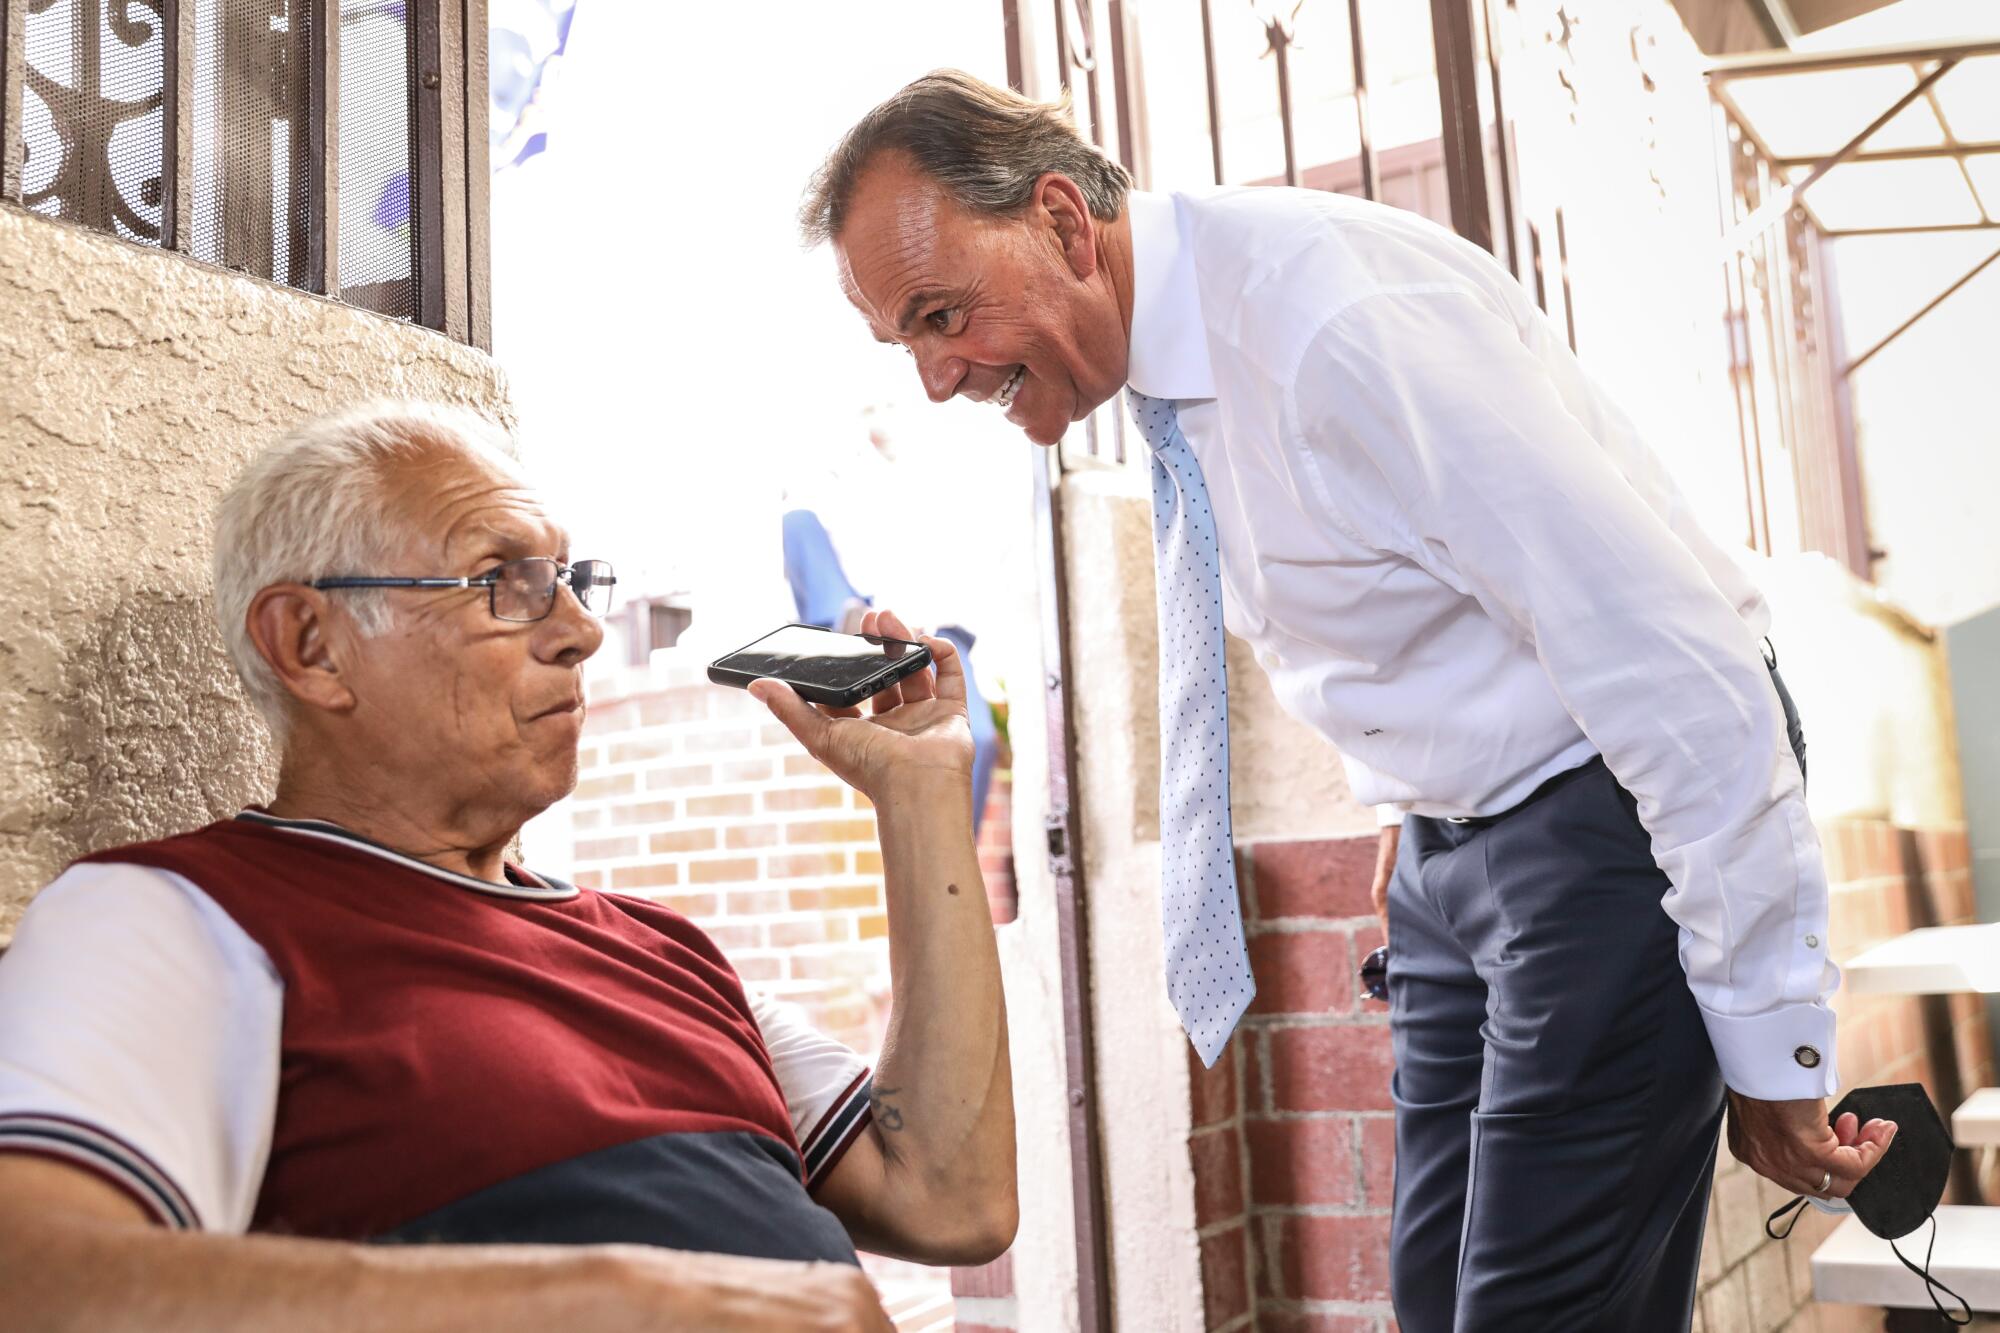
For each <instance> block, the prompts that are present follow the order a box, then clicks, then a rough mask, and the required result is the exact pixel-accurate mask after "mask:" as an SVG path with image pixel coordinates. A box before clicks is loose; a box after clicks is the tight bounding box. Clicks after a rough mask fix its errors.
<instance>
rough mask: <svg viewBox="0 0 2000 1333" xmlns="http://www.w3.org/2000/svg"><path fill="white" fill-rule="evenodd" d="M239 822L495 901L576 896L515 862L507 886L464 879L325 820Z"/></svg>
mask: <svg viewBox="0 0 2000 1333" xmlns="http://www.w3.org/2000/svg"><path fill="white" fill-rule="evenodd" d="M236 818H237V819H239V820H241V821H242V822H244V823H247V824H257V825H261V826H263V827H264V828H273V829H282V830H283V831H285V832H286V833H295V834H298V835H300V836H302V837H307V838H319V839H322V840H324V841H326V842H337V843H342V844H345V845H346V846H348V847H350V848H352V849H353V850H355V851H357V852H361V853H363V854H365V855H368V856H376V857H380V858H381V859H382V860H384V861H389V862H392V863H394V864H396V865H400V866H402V867H404V868H405V869H408V870H415V871H418V872H420V873H422V874H425V875H429V876H430V877H431V878H432V879H441V880H443V881H444V882H445V883H447V884H456V885H457V886H458V887H460V888H462V889H471V890H472V891H473V892H475V893H483V894H487V895H489V896H491V897H495V898H520V899H526V900H528V901H531V902H566V901H568V900H569V899H571V898H574V897H576V896H577V888H576V886H575V885H573V884H568V883H565V882H564V881H562V880H559V879H556V878H555V877H554V876H552V875H538V874H536V873H535V872H533V871H531V870H526V869H523V868H522V867H520V866H517V865H515V864H513V863H512V862H508V863H507V864H506V874H507V883H505V884H495V883H493V882H491V881H490V880H484V879H478V878H476V877H474V876H472V875H461V874H459V873H458V872H457V871H456V870H446V869H444V868H443V867H441V866H434V865H431V864H430V863H429V862H427V861H419V860H418V859H417V858H416V857H414V856H405V855H404V854H403V853H401V852H399V851H396V850H394V849H393V848H389V847H384V846H383V845H382V844H381V843H379V842H375V841H373V840H372V839H369V838H364V837H362V836H361V835H360V834H359V833H356V832H354V831H353V830H351V829H344V828H342V827H341V826H340V825H338V824H334V823H330V822H328V821H327V820H324V819H280V818H278V817H277V816H276V815H273V814H267V813H266V812H264V811H262V810H257V809H248V810H243V811H240V812H239V813H238V814H237V816H236Z"/></svg>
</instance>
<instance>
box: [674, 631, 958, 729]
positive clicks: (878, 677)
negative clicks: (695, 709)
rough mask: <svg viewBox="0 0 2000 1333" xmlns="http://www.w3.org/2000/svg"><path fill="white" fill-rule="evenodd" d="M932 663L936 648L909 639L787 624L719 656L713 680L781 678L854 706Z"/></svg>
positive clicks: (813, 696)
mask: <svg viewBox="0 0 2000 1333" xmlns="http://www.w3.org/2000/svg"><path fill="white" fill-rule="evenodd" d="M930 664H931V650H930V649H928V648H926V647H924V645H922V644H921V643H911V642H909V641H908V640H907V639H884V638H881V637H879V636H877V635H873V634H838V633H835V632H834V631H833V630H830V629H821V628H820V627H819V626H817V625H787V626H785V627H784V628H783V629H779V630H773V631H772V632H771V633H769V634H766V635H765V636H764V637H763V638H761V639H759V640H757V641H756V642H755V643H750V644H745V645H744V646H743V647H741V648H738V649H737V650H736V651H735V652H733V653H729V654H726V655H725V656H722V657H718V658H716V659H715V660H714V661H713V662H711V663H709V665H708V678H709V679H710V680H712V681H714V682H715V683H716V684H718V685H734V686H736V687H737V688H738V689H744V688H747V687H748V686H749V684H750V682H751V681H753V680H765V679H770V680H782V681H783V682H785V684H787V685H789V686H791V687H792V688H793V689H794V690H797V691H798V692H799V695H800V697H802V698H804V699H808V700H810V701H811V702H813V703H816V704H825V705H827V706H828V707H830V708H852V707H853V706H854V705H856V704H858V703H860V702H861V701H862V700H863V699H868V698H873V697H874V696H875V695H878V694H880V693H881V692H882V691H884V690H886V689H888V688H889V687H890V686H891V685H894V684H895V683H896V682H897V681H899V680H901V679H903V677H905V676H908V675H911V674H913V673H915V672H918V671H922V670H923V669H924V668H925V667H927V666H929V665H930Z"/></svg>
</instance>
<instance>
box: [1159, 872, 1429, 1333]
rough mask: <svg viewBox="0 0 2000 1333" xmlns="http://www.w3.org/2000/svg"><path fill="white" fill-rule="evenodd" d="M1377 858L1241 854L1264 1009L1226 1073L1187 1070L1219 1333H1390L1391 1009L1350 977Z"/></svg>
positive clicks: (1210, 1291) (1372, 930)
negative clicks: (1244, 1332) (1367, 996)
mask: <svg viewBox="0 0 2000 1333" xmlns="http://www.w3.org/2000/svg"><path fill="white" fill-rule="evenodd" d="M1375 847H1376V839H1375V836H1374V835H1372V834H1369V835H1364V836H1361V837H1347V838H1332V839H1309V840H1297V841H1272V842H1258V843H1253V844H1250V845H1247V846H1244V847H1242V848H1239V850H1238V857H1237V860H1238V873H1239V878H1240V881H1241V884H1242V892H1243V904H1244V921H1245V925H1246V928H1247V931H1248V939H1249V948H1250V959H1251V963H1252V966H1253V967H1254V968H1255V970H1256V973H1257V1000H1256V1002H1255V1003H1254V1004H1253V1005H1252V1006H1251V1009H1250V1012H1249V1013H1248V1014H1247V1015H1246V1016H1245V1019H1244V1024H1243V1028H1242V1030H1241V1031H1240V1033H1239V1034H1238V1036H1237V1037H1236V1039H1235V1040H1234V1041H1232V1042H1231V1043H1230V1046H1229V1049H1228V1050H1227V1051H1226V1052H1225V1053H1224V1056H1223V1058H1222V1059H1221V1060H1220V1061H1218V1062H1217V1065H1216V1068H1215V1069H1213V1070H1206V1071H1204V1070H1202V1069H1201V1068H1200V1065H1199V1062H1198V1061H1196V1062H1194V1063H1193V1066H1192V1068H1193V1075H1192V1077H1193V1090H1194V1110H1195V1115H1194V1125H1195V1130H1194V1133H1193V1134H1192V1136H1191V1138H1190V1141H1189V1151H1190V1153H1191V1154H1192V1156H1193V1164H1194V1175H1195V1208H1196V1220H1197V1223H1198V1225H1199V1226H1200V1237H1201V1257H1202V1280H1203V1287H1204V1291H1203V1294H1204V1298H1205V1303H1206V1309H1207V1322H1208V1328H1209V1329H1210V1330H1211V1333H1224V1331H1225V1330H1228V1331H1232V1333H1233V1330H1236V1329H1246V1328H1255V1329H1259V1330H1267V1329H1268V1330H1281V1329H1282V1330H1305V1329H1313V1330H1327V1331H1330V1333H1382V1331H1383V1330H1386V1329H1388V1328H1390V1327H1392V1326H1393V1318H1392V1316H1391V1313H1390V1309H1389V1187H1390V1180H1391V1173H1392V1170H1393V1159H1394V1152H1395V1141H1394V1128H1393V1122H1392V1120H1391V1117H1390V1101H1389V1071H1390V1053H1389V1028H1388V1011H1387V1008H1386V1006H1383V1005H1379V1004H1375V1003H1373V1002H1363V1001H1361V1000H1360V999H1359V996H1358V988H1357V985H1356V981H1355V973H1356V970H1357V969H1358V967H1359V965H1360V960H1361V959H1362V958H1363V957H1365V956H1367V954H1368V952H1369V950H1371V949H1373V948H1375V947H1376V945H1378V944H1380V943H1381V930H1380V928H1379V927H1378V926H1377V924H1376V921H1375V915H1374V909H1373V907H1372V905H1371V904H1370V902H1369V898H1368V888H1369V884H1370V882H1371V880H1372V878H1373V874H1374V866H1375Z"/></svg>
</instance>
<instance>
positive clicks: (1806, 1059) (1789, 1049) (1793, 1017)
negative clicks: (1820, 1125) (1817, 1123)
mask: <svg viewBox="0 0 2000 1333" xmlns="http://www.w3.org/2000/svg"><path fill="white" fill-rule="evenodd" d="M1701 1018H1702V1022H1703V1023H1704V1024H1706V1025H1707V1027H1708V1040H1709V1043H1710V1044H1711V1045H1713V1046H1714V1047H1715V1059H1716V1063H1718V1064H1720V1065H1721V1066H1722V1080H1723V1082H1725V1083H1727V1084H1728V1085H1729V1087H1730V1090H1731V1091H1733V1092H1736V1093H1739V1094H1740V1095H1742V1096H1745V1097H1752V1098H1755V1099H1756V1100H1758V1101H1761V1102H1787V1101H1801V1100H1804V1099H1807V1098H1812V1097H1831V1096H1832V1095H1833V1094H1834V1092H1835V1090H1836V1089H1838V1088H1839V1087H1840V1077H1839V1074H1838V1071H1836V1070H1835V1068H1834V1040H1833V1036H1834V1019H1833V1010H1831V1009H1829V1008H1827V1007H1826V1006H1825V1005H1823V1004H1792V1005H1786V1006H1785V1007H1784V1008H1782V1009H1773V1010H1771V1011H1769V1012H1768V1013H1762V1014H1751V1015H1748V1016H1746V1017H1736V1016H1733V1015H1729V1014H1718V1013H1716V1012H1715V1011H1714V1010H1712V1009H1707V1008H1704V1009H1703V1010H1702V1011H1701Z"/></svg>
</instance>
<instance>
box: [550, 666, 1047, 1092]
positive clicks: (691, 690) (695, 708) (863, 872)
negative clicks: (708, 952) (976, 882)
mask: <svg viewBox="0 0 2000 1333" xmlns="http://www.w3.org/2000/svg"><path fill="white" fill-rule="evenodd" d="M581 765H582V771H581V777H580V780H579V781H578V783H577V788H576V792H575V794H574V795H573V796H572V797H571V800H570V803H569V804H570V818H571V826H572V828H573V830H574V833H575V855H574V860H573V862H572V873H573V874H574V875H575V878H576V881H577V883H579V884H581V885H583V886H585V887H588V888H598V889H612V890H617V891H621V892H628V893H638V894H643V895H645V896H646V897H649V898H652V899H654V900H655V901H657V902H661V903H664V904H666V905H667V906H669V907H672V908H674V909H675V910H677V911H680V912H682V913H685V914H686V915H687V916H689V917H691V918H692V919H694V920H695V921H697V922H699V923H700V925H701V926H702V928H703V929H705V930H706V931H708V933H709V934H710V936H712V937H713V938H714V939H715V941H716V943H717V944H718V945H720V946H721V948H722V950H723V952H724V953H726V954H727V955H728V956H729V960H730V962H731V963H733V964H734V965H735V967H736V970H737V971H738V972H739V973H740V974H741V975H742V977H743V979H744V980H745V981H746V982H749V983H751V984H753V985H755V986H757V987H759V988H760V989H762V990H764V991H765V992H767V993H769V994H772V995H777V996H780V997H783V998H785V999H788V1000H791V1001H793V1002H795V1003H798V1004H800V1005H802V1006H804V1007H805V1009H806V1011H807V1012H808V1013H809V1014H810V1015H811V1017H812V1019H813V1021H814V1022H815V1023H816V1024H817V1025H818V1026H819V1027H821V1028H822V1029H823V1030H825V1031H827V1032H829V1033H831V1034H833V1035H834V1036H837V1037H839V1038H840V1039H841V1040H843V1041H845V1042H847V1043H848V1044H849V1045H851V1046H854V1047H855V1048H856V1049H858V1050H861V1051H864V1052H872V1051H874V1050H875V1049H877V1048H878V1047H879V1046H880V1045H881V1037H882V1024H883V1021H884V1019H885V1017H886V1012H887V1002H888V994H889V989H888V979H889V964H888V951H887V946H888V924H889V923H888V916H887V912H886V907H885V904H884V901H883V897H882V854H881V851H880V849H879V847H878V846H877V844H876V835H875V813H874V811H873V810H872V809H871V808H870V807H869V803H868V800H867V798H866V797H864V796H862V795H861V794H860V793H858V792H855V791H853V790H851V789H850V788H848V786H847V785H846V784H845V783H843V782H841V781H840V780H839V779H838V778H836V777H834V776H833V774H831V773H829V772H828V771H827V770H826V768H825V767H823V766H822V765H821V764H820V763H819V762H818V761H817V760H815V759H813V758H812V757H811V756H810V755H808V754H806V753H805V751H804V750H803V749H802V748H801V747H800V746H799V744H798V743H797V742H796V741H794V740H793V739H792V738H791V735H790V734H789V733H788V732H786V731H785V729H784V728H783V727H781V726H779V725H777V724H776V723H775V722H773V721H772V720H771V718H770V715H769V714H768V713H767V712H766V711H765V709H764V707H763V705H762V704H759V703H758V702H757V701H756V700H755V699H752V698H751V697H750V696H749V695H747V694H745V693H743V692H742V691H740V690H733V689H727V688H724V687H721V686H717V685H713V684H710V683H709V682H708V681H707V680H706V679H704V678H703V677H702V676H701V675H700V674H699V673H698V672H697V671H695V670H693V669H691V668H688V667H684V666H674V667H656V668H654V669H653V670H652V671H651V672H635V673H632V674H630V675H628V676H619V677H613V678H611V679H609V680H605V681H601V682H594V683H593V687H592V690H591V706H590V715H589V718H588V720H587V721H586V722H585V723H584V742H583V751H582V758H581ZM988 804H989V813H988V816H987V818H986V820H985V821H984V825H983V828H982V836H981V839H980V862H981V868H982V869H983V870H985V871H986V872H987V891H988V897H989V898H990V899H991V900H992V901H993V903H994V915H995V918H996V920H998V919H1006V920H1011V919H1012V918H1013V913H1014V878H1013V857H1012V854H1011V848H1010V846H1009V837H1008V833H1009V823H1008V821H1009V817H1010V816H1009V782H1008V774H1006V773H1005V772H1004V771H1003V772H1001V773H998V774H996V775H995V778H994V782H993V787H992V791H991V792H990V793H989V802H988ZM996 812H997V813H996ZM1003 911H1004V917H1003V916H1002V913H1003Z"/></svg>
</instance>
